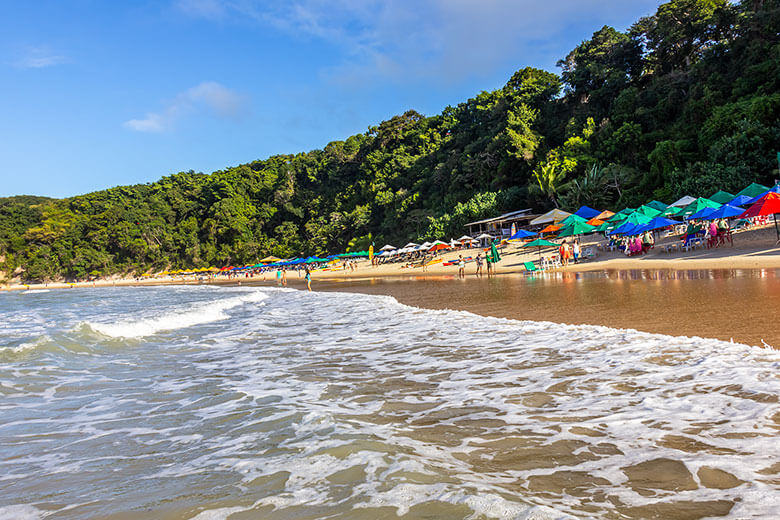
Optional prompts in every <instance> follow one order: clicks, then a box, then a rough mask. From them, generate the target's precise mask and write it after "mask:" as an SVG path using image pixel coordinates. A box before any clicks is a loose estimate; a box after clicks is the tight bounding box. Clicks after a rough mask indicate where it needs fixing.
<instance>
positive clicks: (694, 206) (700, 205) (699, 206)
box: [676, 197, 722, 219]
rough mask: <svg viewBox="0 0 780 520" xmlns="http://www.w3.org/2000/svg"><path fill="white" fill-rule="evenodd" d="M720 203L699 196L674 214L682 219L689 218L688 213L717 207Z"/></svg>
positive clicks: (691, 213)
mask: <svg viewBox="0 0 780 520" xmlns="http://www.w3.org/2000/svg"><path fill="white" fill-rule="evenodd" d="M721 206H722V204H718V203H717V202H713V201H711V200H710V199H705V198H704V197H699V198H698V199H696V200H694V201H693V202H691V203H690V204H688V205H687V206H685V208H683V210H682V211H680V212H679V213H677V214H676V216H678V217H682V218H684V219H688V218H690V215H693V214H694V213H696V212H697V211H701V210H703V209H704V208H716V209H717V208H719V207H721Z"/></svg>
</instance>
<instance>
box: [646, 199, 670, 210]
mask: <svg viewBox="0 0 780 520" xmlns="http://www.w3.org/2000/svg"><path fill="white" fill-rule="evenodd" d="M645 206H650V207H651V208H654V209H657V210H658V211H663V210H665V209H666V208H667V207H668V206H667V205H666V204H664V203H663V202H660V201H657V200H651V201H650V202H648V203H647V204H645Z"/></svg>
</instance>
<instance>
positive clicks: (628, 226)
mask: <svg viewBox="0 0 780 520" xmlns="http://www.w3.org/2000/svg"><path fill="white" fill-rule="evenodd" d="M643 225H644V224H636V223H634V222H628V221H626V222H623V223H622V224H620V225H619V226H618V227H616V228H615V230H614V231H613V232H612V233H613V234H615V235H632V234H634V230H635V229H636V228H637V227H642V226H643Z"/></svg>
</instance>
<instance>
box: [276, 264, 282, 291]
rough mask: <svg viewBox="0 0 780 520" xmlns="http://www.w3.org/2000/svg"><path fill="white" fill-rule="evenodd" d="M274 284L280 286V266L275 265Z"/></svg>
mask: <svg viewBox="0 0 780 520" xmlns="http://www.w3.org/2000/svg"><path fill="white" fill-rule="evenodd" d="M276 285H278V286H280V287H281V285H282V268H281V267H277V268H276Z"/></svg>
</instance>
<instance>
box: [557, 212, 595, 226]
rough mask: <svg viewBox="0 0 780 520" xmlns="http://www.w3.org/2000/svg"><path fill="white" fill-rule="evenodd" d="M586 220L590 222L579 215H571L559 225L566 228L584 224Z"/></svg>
mask: <svg viewBox="0 0 780 520" xmlns="http://www.w3.org/2000/svg"><path fill="white" fill-rule="evenodd" d="M586 220H588V219H586V218H583V217H580V216H579V215H574V214H571V215H569V216H568V217H566V218H565V219H563V220H561V221H560V222H558V224H560V225H561V226H564V227H566V226H569V225H571V224H574V223H575V222H581V223H582V222H585V221H586Z"/></svg>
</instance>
